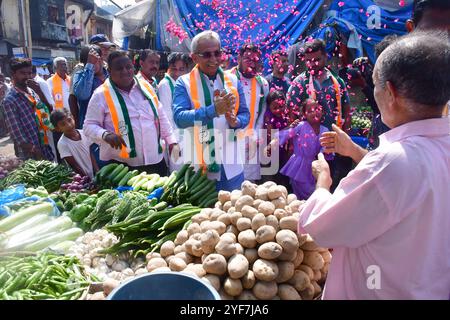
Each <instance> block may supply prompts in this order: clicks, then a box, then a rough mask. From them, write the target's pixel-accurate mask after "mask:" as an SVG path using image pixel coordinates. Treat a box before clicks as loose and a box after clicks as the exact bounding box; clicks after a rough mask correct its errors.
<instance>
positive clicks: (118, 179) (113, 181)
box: [112, 166, 130, 185]
mask: <svg viewBox="0 0 450 320" xmlns="http://www.w3.org/2000/svg"><path fill="white" fill-rule="evenodd" d="M128 171H130V168H129V167H128V166H125V168H123V169H122V171H120V173H119V174H118V175H117V176H115V177H114V178H113V180H112V183H113V184H114V185H118V184H119V182H120V180H122V178H123V177H125V175H126V174H127V173H128Z"/></svg>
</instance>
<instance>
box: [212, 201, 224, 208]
mask: <svg viewBox="0 0 450 320" xmlns="http://www.w3.org/2000/svg"><path fill="white" fill-rule="evenodd" d="M214 208H217V209H220V210H223V204H222V203H220V201H217V202H216V203H215V204H214Z"/></svg>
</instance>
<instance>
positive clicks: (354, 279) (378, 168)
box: [299, 32, 450, 300]
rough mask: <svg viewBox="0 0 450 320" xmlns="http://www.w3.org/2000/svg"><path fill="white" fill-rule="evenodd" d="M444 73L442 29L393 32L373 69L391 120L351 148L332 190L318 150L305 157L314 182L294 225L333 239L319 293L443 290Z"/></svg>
mask: <svg viewBox="0 0 450 320" xmlns="http://www.w3.org/2000/svg"><path fill="white" fill-rule="evenodd" d="M449 74H450V43H449V41H448V38H447V35H439V34H432V33H421V32H417V33H412V34H411V35H409V36H406V37H403V38H400V39H399V40H397V41H396V42H394V43H393V44H391V45H390V46H389V47H388V48H387V49H386V50H385V51H383V53H382V54H381V55H380V57H379V58H378V60H377V62H376V65H375V69H374V73H373V80H374V84H375V100H376V102H377V104H378V106H379V108H380V112H381V117H382V120H383V122H384V123H386V124H387V125H388V126H389V127H390V128H391V130H390V131H388V132H386V133H384V134H383V135H381V136H380V146H379V147H378V148H377V149H375V150H373V151H371V152H369V153H367V154H365V155H364V157H361V155H360V157H361V158H362V159H359V160H360V161H359V163H358V165H357V167H356V168H355V169H354V170H353V171H351V172H350V173H349V174H348V176H347V177H346V178H344V179H343V180H342V181H341V183H340V184H339V186H338V187H337V189H336V190H335V191H334V193H333V194H331V193H330V192H329V188H330V185H331V178H330V170H329V168H328V164H327V162H326V161H325V160H324V157H323V155H322V154H320V155H319V160H317V161H315V162H314V163H313V173H314V175H315V177H316V179H317V189H316V191H315V192H314V193H313V194H312V195H311V197H310V198H309V199H308V201H307V202H306V203H305V204H304V205H303V207H302V209H301V212H300V216H299V232H300V233H309V234H310V235H311V236H312V237H313V238H314V240H315V241H316V242H317V244H318V245H320V246H322V247H327V248H334V250H333V260H332V261H331V265H330V268H329V272H328V277H327V283H326V285H325V290H324V294H323V298H324V299H442V300H448V299H449V294H450V277H449V271H450V260H449V255H448V248H449V244H450V233H449V232H448V231H449V230H450V215H449V208H450V184H449V181H450V118H448V117H443V116H442V112H443V110H444V108H445V105H446V103H447V101H448V100H449V99H450V77H449ZM341 151H342V150H341ZM344 153H346V154H347V155H349V156H351V155H352V153H351V152H348V153H347V152H344ZM357 154H358V153H357V152H356V155H355V154H353V156H357Z"/></svg>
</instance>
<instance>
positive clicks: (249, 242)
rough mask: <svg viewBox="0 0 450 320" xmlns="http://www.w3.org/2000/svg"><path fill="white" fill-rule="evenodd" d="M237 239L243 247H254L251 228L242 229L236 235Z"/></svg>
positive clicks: (254, 242)
mask: <svg viewBox="0 0 450 320" xmlns="http://www.w3.org/2000/svg"><path fill="white" fill-rule="evenodd" d="M238 241H239V243H240V244H241V245H242V246H243V247H244V248H254V247H256V236H255V232H254V231H253V230H252V229H248V230H244V231H242V232H241V233H239V235H238Z"/></svg>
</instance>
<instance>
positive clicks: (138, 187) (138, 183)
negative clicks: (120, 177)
mask: <svg viewBox="0 0 450 320" xmlns="http://www.w3.org/2000/svg"><path fill="white" fill-rule="evenodd" d="M147 182H148V179H147V178H146V177H143V178H142V179H140V180H138V181H137V182H136V184H135V185H133V189H134V191H138V190H139V189H140V188H142V187H143V186H144V184H146V183H147Z"/></svg>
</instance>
